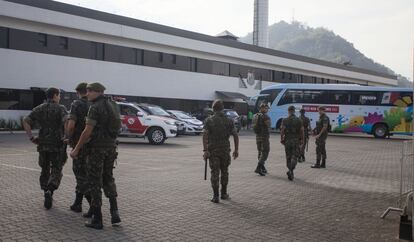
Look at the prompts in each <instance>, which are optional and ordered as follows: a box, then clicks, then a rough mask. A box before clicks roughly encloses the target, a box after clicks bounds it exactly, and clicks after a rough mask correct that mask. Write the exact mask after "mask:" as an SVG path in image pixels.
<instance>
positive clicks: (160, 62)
mask: <svg viewBox="0 0 414 242" xmlns="http://www.w3.org/2000/svg"><path fill="white" fill-rule="evenodd" d="M0 48H9V49H15V50H23V51H31V52H38V53H46V54H53V55H62V56H70V57H78V58H86V59H94V60H101V61H110V62H117V63H124V64H132V65H144V66H151V67H158V68H166V69H174V70H181V71H192V72H199V73H207V74H214V75H223V76H232V77H242V78H247V76H248V73H252V74H253V75H254V79H256V80H262V81H276V82H282V83H347V82H341V81H338V80H329V79H324V78H318V77H312V76H305V75H299V74H294V73H286V72H281V71H276V70H268V69H262V68H254V67H248V66H243V65H237V64H231V63H224V62H219V61H214V60H206V59H200V58H194V57H188V56H181V55H175V54H169V53H163V52H156V51H150V50H142V49H136V48H131V47H125V46H118V45H112V44H105V43H98V42H93V41H87V40H81V39H75V38H68V37H64V36H55V35H50V34H45V33H36V32H30V31H25V30H19V29H12V28H5V27H0Z"/></svg>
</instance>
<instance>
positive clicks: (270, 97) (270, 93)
mask: <svg viewBox="0 0 414 242" xmlns="http://www.w3.org/2000/svg"><path fill="white" fill-rule="evenodd" d="M281 91H282V89H270V90H263V91H261V92H260V95H263V96H259V98H258V99H257V102H256V103H259V104H260V103H263V102H264V101H266V103H269V104H270V105H272V103H273V102H274V101H275V99H276V97H277V95H279V93H280V92H281ZM266 94H267V95H266Z"/></svg>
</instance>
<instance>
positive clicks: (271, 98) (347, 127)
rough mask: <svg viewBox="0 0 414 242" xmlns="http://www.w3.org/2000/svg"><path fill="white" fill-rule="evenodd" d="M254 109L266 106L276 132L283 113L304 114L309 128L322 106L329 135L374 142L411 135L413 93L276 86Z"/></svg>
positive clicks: (333, 86) (328, 86) (330, 86)
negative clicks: (352, 134)
mask: <svg viewBox="0 0 414 242" xmlns="http://www.w3.org/2000/svg"><path fill="white" fill-rule="evenodd" d="M256 98H257V100H256V107H255V109H256V110H257V109H258V106H259V105H260V104H261V103H263V102H265V103H268V104H269V106H270V110H269V116H270V118H271V121H272V122H271V123H272V128H275V129H279V128H280V125H281V122H282V119H283V118H284V117H286V116H287V114H288V112H287V109H288V107H289V106H291V105H293V106H295V108H296V113H297V114H299V110H300V109H302V108H303V109H305V110H306V116H308V117H309V119H310V120H311V126H312V128H314V127H315V124H316V121H317V120H318V118H319V114H318V107H319V106H324V107H325V108H326V111H325V112H326V114H327V116H328V117H329V119H330V124H331V130H330V131H331V132H334V133H348V132H363V133H367V134H373V135H374V136H375V137H377V138H385V137H387V136H390V135H392V134H406V135H412V133H413V126H412V120H413V90H412V89H410V88H392V87H373V86H360V85H356V84H355V85H354V84H277V85H272V86H269V87H266V88H264V89H263V90H261V92H260V94H259V95H258V96H257V97H256Z"/></svg>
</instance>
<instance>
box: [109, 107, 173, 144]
mask: <svg viewBox="0 0 414 242" xmlns="http://www.w3.org/2000/svg"><path fill="white" fill-rule="evenodd" d="M116 103H117V104H118V106H119V111H120V115H121V121H122V129H121V133H120V136H127V137H138V138H148V141H149V142H150V144H153V145H160V144H163V143H164V141H165V140H166V139H167V138H171V137H175V136H177V125H176V121H175V120H174V119H171V118H167V117H161V116H157V115H152V114H150V113H148V112H146V111H144V110H143V109H142V108H141V107H139V106H138V104H136V103H128V102H119V101H117V102H116Z"/></svg>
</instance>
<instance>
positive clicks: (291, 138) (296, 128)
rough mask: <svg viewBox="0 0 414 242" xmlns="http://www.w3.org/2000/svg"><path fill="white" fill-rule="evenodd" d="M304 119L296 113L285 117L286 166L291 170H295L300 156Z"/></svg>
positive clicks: (283, 123)
mask: <svg viewBox="0 0 414 242" xmlns="http://www.w3.org/2000/svg"><path fill="white" fill-rule="evenodd" d="M301 128H302V120H301V119H300V118H298V117H296V116H295V115H294V114H292V115H290V116H289V117H287V118H285V119H283V121H282V129H284V134H285V137H284V145H285V153H286V166H287V168H288V169H289V171H293V170H294V169H295V167H296V164H297V160H298V157H299V155H300V150H299V149H300V139H301V135H302V134H301Z"/></svg>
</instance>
